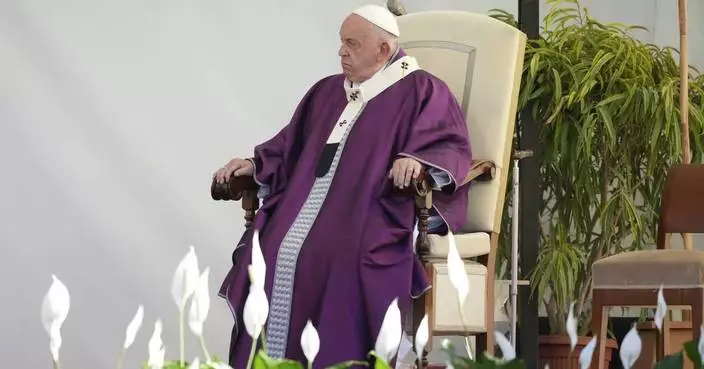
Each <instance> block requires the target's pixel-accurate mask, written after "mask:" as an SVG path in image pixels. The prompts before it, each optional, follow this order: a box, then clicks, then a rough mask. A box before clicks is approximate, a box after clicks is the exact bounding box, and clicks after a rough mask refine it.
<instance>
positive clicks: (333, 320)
mask: <svg viewBox="0 0 704 369" xmlns="http://www.w3.org/2000/svg"><path fill="white" fill-rule="evenodd" d="M403 55H404V54H403V53H402V52H401V54H400V55H399V56H398V57H401V56H403ZM344 81H345V79H344V76H342V75H333V76H329V77H326V78H324V79H322V80H321V81H319V82H318V83H316V84H315V85H314V86H313V87H312V88H311V89H310V90H309V91H308V93H307V94H306V95H305V96H304V98H303V100H302V101H301V103H300V104H299V106H298V108H297V109H296V111H295V113H294V115H293V118H292V119H291V122H290V123H289V124H288V125H287V126H286V127H284V128H283V129H282V130H281V131H280V132H279V133H278V134H277V135H276V136H274V137H273V138H272V139H271V140H269V141H267V142H265V143H263V144H261V145H259V146H257V147H256V148H255V151H254V157H253V161H254V163H255V179H256V181H257V182H258V183H261V184H265V185H266V186H267V187H269V190H270V193H269V195H268V196H267V197H266V198H265V200H264V202H263V205H262V207H261V209H260V210H259V211H258V213H257V215H256V217H255V220H254V223H253V227H255V228H256V229H258V230H259V232H260V234H259V237H260V243H261V248H262V252H263V254H264V259H265V261H266V264H267V275H266V283H265V291H266V293H267V296H268V297H269V301H270V303H271V304H272V306H271V309H272V310H273V309H276V308H277V306H276V304H275V303H274V302H273V301H272V288H273V285H274V279H275V274H276V273H279V275H277V277H276V278H281V274H285V271H286V270H284V271H278V272H276V273H275V269H276V267H275V266H276V265H277V257H278V261H279V262H280V263H281V262H282V259H284V258H285V255H284V256H281V255H280V254H281V252H280V250H279V249H280V248H281V247H282V246H281V245H282V243H283V242H284V239H285V237H287V233H289V229H290V228H292V224H294V221H295V220H296V218H297V216H298V215H299V212H302V208H304V206H305V205H304V204H305V203H306V201H307V199H308V200H309V201H310V199H309V193H310V192H311V189H312V188H313V186H314V182H316V166H317V165H318V161H319V158H320V157H321V155H323V151H324V149H325V146H326V140H327V139H328V136H329V135H330V133H331V131H332V129H333V127H334V126H335V123H336V122H337V120H338V118H339V117H340V114H341V112H342V111H343V109H344V108H345V106H346V105H347V103H348V100H347V95H346V93H345V89H344V88H343V84H344ZM404 155H405V156H410V157H412V158H415V159H417V160H418V161H420V162H422V163H424V164H425V165H429V166H433V167H435V168H438V169H441V170H443V171H445V172H446V173H447V174H449V175H450V177H451V178H452V179H453V180H455V179H457V181H462V179H464V177H465V176H466V174H467V172H468V170H469V167H470V162H471V159H472V158H471V150H470V147H469V140H468V133H467V127H466V124H465V120H464V117H463V114H462V111H461V108H460V106H459V105H458V103H457V101H456V100H455V98H454V96H453V95H452V93H451V91H450V90H449V89H448V87H447V86H446V85H445V84H444V83H443V82H442V81H440V80H439V79H438V78H436V77H435V76H433V75H431V74H429V73H428V72H425V71H423V70H416V71H414V72H412V73H409V74H408V75H407V76H405V77H404V78H403V79H401V80H399V81H398V82H396V83H395V84H393V85H391V86H390V87H388V88H387V89H386V90H384V91H383V92H381V93H380V94H379V95H377V96H376V97H374V98H373V99H372V100H371V101H369V102H368V104H367V105H366V108H364V110H363V111H362V113H361V114H360V115H359V117H358V118H357V120H356V123H354V126H353V128H352V129H350V131H349V134H348V135H347V136H346V144H345V146H344V150H343V151H342V154H341V156H340V157H339V162H337V163H336V172H335V173H334V177H333V179H332V181H331V183H330V184H329V190H328V191H327V196H325V197H324V200H323V204H322V207H321V208H320V210H319V211H317V217H315V218H314V222H313V223H312V228H310V230H309V231H308V232H307V235H306V236H305V237H304V238H305V241H304V242H302V245H301V247H300V252H299V253H298V255H297V258H295V259H294V264H293V265H294V266H295V267H294V269H295V277H293V279H292V280H293V287H292V288H293V291H292V298H291V300H290V315H288V316H289V319H288V321H287V322H286V326H287V331H288V332H287V333H288V339H287V344H286V345H285V356H286V358H289V359H294V360H299V361H301V362H304V363H305V358H304V356H303V352H302V350H301V347H300V336H301V332H302V330H303V327H304V326H305V324H306V322H307V321H308V320H309V319H310V320H311V321H312V323H313V325H314V326H315V327H316V328H317V329H318V332H319V335H320V341H321V347H320V353H319V354H318V357H317V358H316V360H315V368H324V367H326V366H329V365H332V364H335V363H339V362H342V361H346V360H366V358H367V354H368V352H369V351H370V350H372V349H373V348H374V343H375V341H376V337H377V334H378V331H379V328H380V326H381V322H382V320H383V318H384V314H385V312H386V309H387V307H388V306H389V304H390V303H391V302H392V300H393V299H394V298H398V299H399V306H400V307H401V310H402V312H405V311H408V309H409V308H410V302H411V298H412V297H418V296H420V295H422V294H423V293H424V292H425V291H427V289H428V288H429V287H430V285H429V281H428V278H427V275H426V274H425V271H424V269H423V265H422V263H421V262H420V260H419V259H418V258H417V257H416V256H415V254H414V253H413V249H412V248H413V228H414V224H415V211H414V200H413V199H412V198H410V197H402V196H398V195H394V194H393V193H392V190H393V188H392V186H393V182H392V180H390V179H388V173H389V169H390V168H391V166H392V163H393V161H394V160H395V159H397V158H399V157H400V156H404ZM449 187H450V188H449V189H447V190H446V191H444V192H439V191H438V192H435V193H434V194H433V199H434V204H435V206H436V210H437V211H438V212H439V214H440V215H441V216H442V217H443V219H444V220H445V221H446V222H447V224H448V226H449V227H450V229H452V230H453V231H455V230H457V229H458V228H459V227H461V226H462V224H463V223H464V222H465V220H466V213H467V211H466V209H467V190H466V187H462V188H456V186H455V183H453V184H452V185H451V186H449ZM251 238H252V232H251V231H247V232H245V235H244V236H243V237H242V239H241V241H240V242H239V243H238V246H237V248H236V249H235V251H234V255H233V262H234V266H233V267H232V269H231V270H230V272H229V273H228V275H227V277H226V279H225V281H224V282H223V284H222V287H221V290H220V294H221V296H223V297H225V298H226V299H227V301H228V304H229V306H230V308H231V310H232V312H233V314H234V315H235V328H234V329H233V334H232V342H231V352H230V365H231V366H232V367H234V368H243V367H244V366H245V364H246V362H247V358H248V355H249V351H250V348H251V344H252V341H251V339H250V337H249V336H248V334H247V332H246V330H245V329H244V323H243V320H242V315H243V314H242V311H243V308H244V302H245V300H246V297H247V294H248V292H249V280H248V275H247V265H249V264H250V262H251ZM271 316H272V314H271V313H270V318H271ZM277 323H278V322H277ZM267 338H268V337H267Z"/></svg>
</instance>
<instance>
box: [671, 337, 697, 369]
mask: <svg viewBox="0 0 704 369" xmlns="http://www.w3.org/2000/svg"><path fill="white" fill-rule="evenodd" d="M684 351H685V352H686V353H687V357H688V358H689V360H691V361H692V363H693V364H694V368H695V369H701V368H702V357H701V356H700V355H699V347H698V342H697V341H695V340H691V341H687V342H685V344H684ZM668 369H669V368H668Z"/></svg>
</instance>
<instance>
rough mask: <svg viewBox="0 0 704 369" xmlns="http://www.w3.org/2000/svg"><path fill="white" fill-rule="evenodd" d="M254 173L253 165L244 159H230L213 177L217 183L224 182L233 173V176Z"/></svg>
mask: <svg viewBox="0 0 704 369" xmlns="http://www.w3.org/2000/svg"><path fill="white" fill-rule="evenodd" d="M253 173H254V165H253V164H252V162H251V161H249V160H245V159H232V160H230V162H229V163H227V164H225V166H224V167H222V168H220V169H219V170H218V171H217V172H215V174H214V175H213V177H214V178H215V180H216V181H217V182H218V183H225V181H227V180H228V179H230V177H231V176H232V175H233V174H234V175H235V176H251V175H252V174H253Z"/></svg>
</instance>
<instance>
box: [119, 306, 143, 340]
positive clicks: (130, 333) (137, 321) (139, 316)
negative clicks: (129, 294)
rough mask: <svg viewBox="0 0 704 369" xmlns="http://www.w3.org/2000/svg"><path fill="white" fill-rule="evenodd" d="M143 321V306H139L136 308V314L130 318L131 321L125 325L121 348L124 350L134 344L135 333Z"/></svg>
mask: <svg viewBox="0 0 704 369" xmlns="http://www.w3.org/2000/svg"><path fill="white" fill-rule="evenodd" d="M143 320H144V306H143V305H139V307H138V308H137V313H136V314H135V315H134V318H132V321H131V322H130V324H129V325H127V331H126V332H125V344H124V345H123V346H122V347H123V348H124V349H125V350H127V349H128V348H130V346H132V344H133V343H134V339H135V338H136V337H137V332H139V328H141V327H142V322H143Z"/></svg>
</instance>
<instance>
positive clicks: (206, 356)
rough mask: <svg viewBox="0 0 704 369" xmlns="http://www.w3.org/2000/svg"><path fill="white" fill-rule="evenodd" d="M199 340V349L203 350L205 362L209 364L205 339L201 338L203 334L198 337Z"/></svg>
mask: <svg viewBox="0 0 704 369" xmlns="http://www.w3.org/2000/svg"><path fill="white" fill-rule="evenodd" d="M198 338H199V340H200V348H201V349H202V350H203V355H204V356H205V360H206V361H207V362H210V354H209V353H208V349H207V348H206V346H205V338H203V334H201V335H200V337H198Z"/></svg>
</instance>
